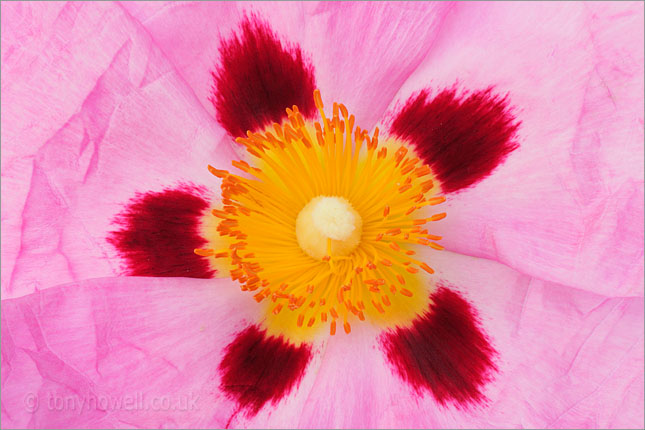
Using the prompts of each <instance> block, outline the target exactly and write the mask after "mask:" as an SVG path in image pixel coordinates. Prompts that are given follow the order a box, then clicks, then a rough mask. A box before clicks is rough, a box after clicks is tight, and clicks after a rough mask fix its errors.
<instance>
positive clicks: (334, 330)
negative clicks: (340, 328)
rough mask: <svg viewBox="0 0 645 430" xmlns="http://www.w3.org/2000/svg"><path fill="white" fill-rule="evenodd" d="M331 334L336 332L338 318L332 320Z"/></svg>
mask: <svg viewBox="0 0 645 430" xmlns="http://www.w3.org/2000/svg"><path fill="white" fill-rule="evenodd" d="M329 334H330V335H331V336H333V335H335V334H336V320H332V322H331V324H330V325H329Z"/></svg>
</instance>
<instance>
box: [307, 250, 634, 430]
mask: <svg viewBox="0 0 645 430" xmlns="http://www.w3.org/2000/svg"><path fill="white" fill-rule="evenodd" d="M432 259H433V261H434V266H435V267H437V268H438V270H437V273H436V275H435V277H436V279H442V280H444V282H446V283H448V284H450V285H452V286H451V288H453V289H454V290H455V291H459V292H460V294H461V295H463V296H464V297H465V298H466V299H468V300H469V301H470V302H471V303H472V304H473V306H474V307H475V308H476V309H477V311H478V314H479V316H480V318H481V321H482V324H483V327H484V330H485V332H486V333H487V334H488V335H489V336H490V338H491V342H492V345H493V346H494V347H495V349H496V350H497V351H498V354H499V356H498V358H497V360H496V365H497V367H498V371H497V372H496V374H494V375H493V381H492V382H490V383H489V384H487V385H486V386H485V387H484V395H485V396H486V397H487V399H488V400H487V401H486V402H485V403H484V404H482V405H474V406H472V407H466V408H464V407H460V406H459V405H455V404H451V403H448V404H446V405H445V406H442V405H440V404H439V403H438V402H437V401H436V400H435V399H434V398H433V397H432V396H431V395H425V396H421V395H419V394H418V393H417V392H415V390H414V389H413V388H412V387H410V386H409V385H407V384H406V383H405V382H403V381H402V380H401V379H400V378H399V377H398V376H397V373H396V371H395V370H394V368H393V367H392V364H391V363H389V362H388V361H387V358H386V354H385V353H384V352H383V351H382V348H383V347H382V344H381V343H380V341H379V337H378V336H374V334H371V335H370V333H369V332H365V331H364V330H361V331H359V332H358V336H353V335H354V330H353V331H352V336H349V337H345V336H336V337H334V338H331V339H330V340H329V342H328V346H327V348H326V350H325V352H324V354H323V356H322V365H321V367H320V370H319V372H318V375H317V380H316V384H315V386H314V389H313V391H312V392H311V393H310V394H309V401H308V402H307V404H306V407H305V409H304V410H303V411H302V415H301V418H300V421H299V422H298V426H300V427H308V428H357V427H358V428H517V427H526V428H639V427H642V425H643V407H642V403H643V383H644V381H643V365H644V361H643V346H644V345H643V331H642V328H643V311H644V310H643V299H642V298H636V297H631V298H625V297H615V298H608V297H604V296H600V295H596V294H593V293H590V292H585V291H580V290H576V289H572V288H567V287H565V286H562V285H558V284H554V283H550V282H545V281H541V280H538V279H535V278H531V277H529V276H526V275H523V274H520V273H518V272H516V271H514V270H512V269H509V268H507V267H504V266H503V265H501V264H499V263H496V262H492V261H486V260H482V259H477V258H472V257H466V256H459V255H456V254H451V253H448V252H439V253H433V255H432ZM359 330H360V329H359ZM340 369H342V371H340Z"/></svg>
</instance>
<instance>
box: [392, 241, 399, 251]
mask: <svg viewBox="0 0 645 430" xmlns="http://www.w3.org/2000/svg"><path fill="white" fill-rule="evenodd" d="M390 248H392V249H393V250H395V251H400V250H401V247H400V246H399V245H398V244H397V243H396V242H390Z"/></svg>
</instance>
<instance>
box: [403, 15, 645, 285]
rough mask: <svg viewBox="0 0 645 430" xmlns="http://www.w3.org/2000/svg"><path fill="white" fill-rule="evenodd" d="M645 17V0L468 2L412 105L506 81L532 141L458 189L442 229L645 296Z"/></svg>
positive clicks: (437, 48) (570, 278)
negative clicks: (422, 94) (439, 92)
mask: <svg viewBox="0 0 645 430" xmlns="http://www.w3.org/2000/svg"><path fill="white" fill-rule="evenodd" d="M642 22H643V4H642V3H592V4H588V5H587V4H584V3H557V4H556V3H544V4H542V3H508V4H507V3H476V4H468V5H466V4H458V5H457V6H456V7H455V9H454V10H453V12H452V13H451V15H450V16H449V18H447V19H446V25H445V26H444V27H443V29H442V34H441V37H440V38H439V39H437V41H436V43H435V45H434V48H433V51H432V53H431V55H430V56H429V57H428V58H427V59H426V61H425V63H424V64H423V65H422V66H420V67H419V69H418V70H417V71H416V72H415V74H414V76H412V77H411V78H410V79H409V81H408V82H407V83H406V84H405V86H404V88H403V89H402V91H401V93H400V95H399V101H400V102H403V101H404V100H406V99H407V97H408V95H410V94H412V93H414V92H415V91H418V90H419V89H421V88H424V87H426V86H428V85H429V86H430V88H445V87H451V86H452V85H453V84H455V82H457V83H458V87H459V88H461V89H468V90H479V89H484V88H488V87H489V86H491V85H492V86H494V88H495V91H496V92H498V93H499V94H508V101H509V104H510V106H511V107H512V108H513V109H514V112H515V114H516V117H517V119H518V120H519V121H520V122H521V126H520V129H519V131H518V142H519V144H520V149H518V150H516V151H515V152H513V153H512V154H511V155H510V156H509V157H508V159H507V161H506V163H505V164H504V165H502V166H501V167H500V168H498V169H497V170H496V171H495V172H494V173H493V175H492V176H490V177H489V178H487V179H486V180H484V181H483V182H481V183H480V184H478V185H477V187H475V188H474V189H472V190H467V191H465V192H463V193H461V194H460V195H458V196H454V197H452V198H450V199H449V204H450V206H449V208H448V211H447V212H448V217H447V218H446V220H445V221H444V222H443V223H442V225H441V226H440V227H438V228H439V230H441V232H440V233H439V234H441V233H443V235H444V237H445V241H444V244H445V245H446V246H447V247H448V248H449V249H450V250H452V251H455V252H460V253H466V254H469V255H475V256H481V257H486V258H494V259H497V260H499V261H502V262H504V263H505V264H508V265H510V266H512V267H514V268H516V269H518V270H519V271H521V272H524V273H526V274H528V275H531V276H535V277H539V278H540V279H544V280H548V281H552V282H556V283H562V284H566V285H570V286H573V287H576V288H581V289H586V290H589V291H593V292H597V293H600V294H603V295H608V296H611V295H616V296H618V295H642V294H643V288H642V283H643V241H644V231H643V222H642V220H643V216H644V210H643V179H644V172H643V165H644V155H643V153H644V150H643V109H644V108H643V90H644V85H643V27H642ZM392 107H393V108H394V105H393V106H392ZM439 230H437V231H439Z"/></svg>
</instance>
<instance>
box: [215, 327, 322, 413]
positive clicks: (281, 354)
mask: <svg viewBox="0 0 645 430" xmlns="http://www.w3.org/2000/svg"><path fill="white" fill-rule="evenodd" d="M310 359H311V346H309V345H308V344H304V343H303V344H301V345H300V346H297V347H296V346H294V345H293V344H291V343H289V342H287V341H285V340H284V339H283V338H282V337H279V338H277V337H275V336H267V334H266V331H265V330H260V329H259V328H258V327H257V326H255V325H252V326H250V327H248V328H247V329H246V330H244V331H242V332H241V333H240V334H238V335H237V337H236V338H235V340H233V342H231V343H230V344H229V345H228V346H227V347H226V351H225V355H224V358H223V359H222V362H221V363H220V366H219V369H220V372H221V374H222V382H221V387H222V389H223V390H224V391H225V392H226V393H227V394H228V395H229V396H230V397H231V398H232V399H234V400H236V401H237V403H238V405H239V406H240V408H244V409H247V411H248V412H249V413H251V414H253V415H254V414H256V413H257V412H258V411H259V410H260V408H262V406H264V404H265V403H266V402H268V401H269V400H270V401H272V402H273V403H274V404H275V403H276V402H277V401H278V400H280V399H281V398H282V397H284V396H286V395H287V394H288V393H289V391H290V390H291V389H292V388H293V387H294V386H296V385H297V384H298V383H299V382H300V379H301V378H302V376H303V374H304V372H305V369H306V367H307V364H308V363H309V360H310Z"/></svg>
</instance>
